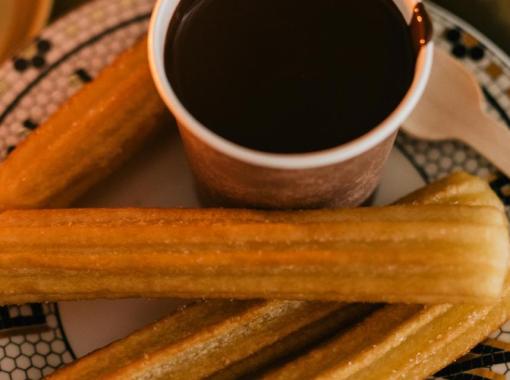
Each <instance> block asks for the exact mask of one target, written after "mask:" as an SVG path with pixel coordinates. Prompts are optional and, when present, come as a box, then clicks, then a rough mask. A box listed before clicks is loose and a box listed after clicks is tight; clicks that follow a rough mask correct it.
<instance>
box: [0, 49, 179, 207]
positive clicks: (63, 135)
mask: <svg viewBox="0 0 510 380" xmlns="http://www.w3.org/2000/svg"><path fill="white" fill-rule="evenodd" d="M169 120H170V119H169V115H168V112H167V109H166V107H165V105H164V103H163V102H162V100H161V99H160V97H159V95H158V93H157V91H156V89H155V87H154V85H153V82H152V79H151V75H150V71H149V66H148V61H147V42H146V39H143V40H142V41H140V42H138V43H136V45H135V46H134V47H132V48H131V49H128V50H127V51H126V52H124V53H123V54H121V55H120V56H119V58H117V60H116V61H115V62H114V63H113V64H112V65H111V66H109V67H107V68H106V69H104V70H103V71H102V72H101V73H100V74H99V76H98V77H97V78H95V80H94V81H93V82H92V83H90V84H87V85H85V87H84V88H83V89H81V90H80V91H79V92H78V93H77V94H76V95H75V96H73V97H72V98H71V99H69V100H68V101H67V102H66V103H65V104H64V105H63V106H62V107H61V108H60V109H59V110H58V111H57V112H56V113H55V114H54V115H52V116H51V117H50V118H49V120H48V121H46V122H45V123H44V124H43V125H41V126H40V127H39V128H37V129H36V130H35V131H34V132H32V134H31V135H30V136H29V137H28V138H27V139H26V140H25V141H24V142H22V143H21V144H20V145H19V146H18V147H17V148H16V149H15V150H14V151H13V152H12V153H11V154H10V155H9V156H8V157H7V159H6V160H5V161H4V162H2V163H1V164H0V209H10V208H41V207H62V206H67V205H69V204H70V203H71V202H72V201H73V200H75V199H76V198H77V197H78V196H80V195H81V194H82V193H84V192H85V191H86V190H88V189H89V188H90V187H91V186H92V185H94V184H95V183H97V182H98V181H99V180H101V179H103V178H104V177H106V176H107V175H108V174H110V173H111V172H112V171H113V170H114V169H115V168H117V167H118V166H119V165H120V164H121V163H122V162H124V161H125V160H126V159H127V158H128V157H129V156H130V155H131V154H132V153H133V152H134V151H135V150H137V149H138V148H139V147H140V146H142V144H144V142H145V141H146V140H147V137H148V136H150V135H152V134H153V133H154V131H155V130H156V129H157V128H158V127H159V126H161V125H162V124H164V123H165V122H166V123H168V121H169Z"/></svg>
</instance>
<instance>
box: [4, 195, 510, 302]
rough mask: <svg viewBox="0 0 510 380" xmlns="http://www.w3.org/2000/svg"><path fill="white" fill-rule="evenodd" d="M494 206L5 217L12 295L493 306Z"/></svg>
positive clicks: (502, 260)
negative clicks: (300, 300) (461, 303)
mask: <svg viewBox="0 0 510 380" xmlns="http://www.w3.org/2000/svg"><path fill="white" fill-rule="evenodd" d="M508 240H509V237H508V229H507V220H506V216H505V215H504V214H503V212H501V211H500V210H498V209H496V208H494V207H490V206H489V207H485V206H462V205H455V206H449V205H443V206H439V205H429V206H420V205H415V206H392V207H381V208H371V209H348V210H332V211H311V212H299V213H295V212H288V213H285V212H277V213H272V212H257V211H245V212H242V211H241V212H236V211H235V210H210V211H207V210H162V209H161V210H160V209H118V210H114V209H108V210H101V209H98V210H93V209H88V210H77V209H70V210H21V211H5V212H3V213H1V214H0V252H1V254H0V301H1V302H34V301H50V300H51V301H54V300H66V299H80V298H84V299H85V298H104V297H106V298H111V297H137V296H138V297H174V296H175V297H191V298H200V297H207V298H230V297H232V298H238V299H252V298H269V299H304V300H321V301H323V300H328V301H354V302H358V301H374V302H382V301H384V302H413V303H416V302H420V303H439V302H475V303H476V302H488V301H493V300H495V299H497V298H498V297H499V296H500V294H501V289H502V285H503V281H504V278H505V276H506V267H507V261H508V252H509V241H508Z"/></svg>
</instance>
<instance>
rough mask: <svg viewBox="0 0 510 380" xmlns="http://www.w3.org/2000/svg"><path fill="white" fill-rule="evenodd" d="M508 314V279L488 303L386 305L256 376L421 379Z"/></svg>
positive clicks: (494, 327) (479, 339) (479, 338)
mask: <svg viewBox="0 0 510 380" xmlns="http://www.w3.org/2000/svg"><path fill="white" fill-rule="evenodd" d="M509 314H510V283H508V284H507V286H506V291H505V294H504V295H503V297H502V299H501V300H500V301H498V302H497V303H495V304H493V305H468V304H466V305H448V304H444V305H435V306H418V305H388V306H385V307H384V308H383V309H381V310H379V311H376V312H375V313H374V314H373V315H372V316H370V317H368V318H367V319H366V320H364V321H362V322H361V323H360V324H359V325H358V326H356V327H355V328H353V329H352V330H350V331H349V332H347V333H345V334H341V335H340V336H339V337H338V338H336V339H333V340H332V341H331V342H329V343H327V344H325V345H323V346H321V347H319V348H317V349H315V350H313V351H311V352H310V353H308V354H307V355H305V356H303V357H301V358H300V359H298V360H296V361H294V362H290V363H288V364H286V365H285V366H283V367H281V368H279V369H276V370H274V371H272V372H270V373H269V374H266V376H261V378H267V379H271V380H276V379H285V380H292V379H357V380H358V379H359V380H363V379H367V380H368V379H373V378H374V376H377V378H378V379H406V380H407V379H424V378H426V377H428V376H430V375H432V374H434V373H435V372H437V371H438V370H440V369H441V368H443V367H445V366H446V365H448V364H449V363H451V362H452V361H454V360H455V359H457V358H459V357H460V356H462V355H463V354H465V353H467V352H468V351H469V349H471V348H472V347H473V346H475V345H476V344H477V343H479V342H480V341H482V340H483V339H484V338H485V337H487V336H488V335H489V334H490V333H491V332H492V331H493V330H495V329H496V328H498V327H499V326H500V325H501V324H502V323H504V322H505V321H506V320H507V319H508V317H509Z"/></svg>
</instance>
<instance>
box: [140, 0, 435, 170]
mask: <svg viewBox="0 0 510 380" xmlns="http://www.w3.org/2000/svg"><path fill="white" fill-rule="evenodd" d="M406 1H407V2H409V3H410V4H415V3H416V1H415V0H406ZM179 2H180V0H158V1H157V3H156V5H155V8H154V11H153V13H152V17H151V20H150V25H149V33H148V54H149V66H150V70H151V73H152V77H153V80H154V82H155V85H156V88H157V89H158V92H159V94H160V96H161V97H162V99H163V100H164V102H165V103H166V105H167V106H168V108H169V109H170V111H171V112H172V113H173V115H174V117H175V118H176V120H177V123H178V124H179V125H180V126H181V127H182V128H186V129H187V130H188V131H189V132H190V133H192V134H193V135H194V136H195V137H196V138H198V139H200V140H202V141H204V142H206V143H207V145H209V146H210V147H212V148H213V149H215V150H216V151H218V152H220V153H222V154H225V155H227V156H229V157H231V158H234V159H237V160H239V161H242V162H245V163H248V164H252V165H255V166H260V167H266V168H271V169H280V170H305V169H314V168H318V167H324V166H330V165H334V164H337V163H339V162H344V161H348V160H350V159H352V158H354V157H356V156H359V155H361V154H363V153H365V152H367V151H369V150H370V149H372V148H374V147H376V146H377V145H378V144H380V143H381V142H383V141H384V140H386V139H387V138H389V137H390V136H391V135H393V134H394V133H395V132H396V131H397V130H398V129H399V128H400V125H401V124H402V123H403V122H404V121H405V120H406V119H407V118H408V117H409V115H410V114H411V112H412V111H413V109H414V108H415V107H416V105H417V103H418V101H419V100H420V98H421V96H422V95H423V92H424V91H425V87H426V85H427V83H428V80H429V77H430V73H431V69H432V61H433V55H434V44H433V42H432V41H430V42H428V43H427V45H426V46H424V47H422V49H421V51H420V53H419V54H418V58H417V60H416V68H415V73H414V79H413V82H412V84H411V86H410V87H409V90H408V91H407V93H406V95H405V96H404V98H403V99H402V101H401V102H400V104H399V105H398V107H397V108H396V109H395V110H393V112H392V113H391V114H390V115H389V116H388V117H386V119H385V120H383V121H382V122H381V123H380V124H379V125H377V126H375V127H374V128H373V129H371V130H370V131H369V132H367V133H366V134H364V135H362V136H360V137H358V138H356V139H354V140H352V141H349V142H347V143H345V144H342V145H339V146H337V147H334V148H330V149H326V150H320V151H316V152H307V153H290V154H289V153H268V152H262V151H257V150H254V149H251V148H248V147H244V146H242V145H239V144H237V143H234V142H232V141H229V140H227V139H225V138H224V137H222V136H220V135H218V134H216V133H214V132H213V131H211V130H210V129H208V128H207V127H206V126H205V125H203V124H202V123H200V122H199V121H198V120H197V119H196V118H195V117H194V116H193V115H192V114H191V113H190V112H189V111H188V110H187V109H186V107H184V105H183V104H182V103H181V101H180V100H179V98H178V97H177V94H176V93H175V92H174V90H173V89H172V86H171V84H170V81H169V80H168V78H167V75H166V71H165V64H164V49H165V41H166V34H167V31H168V26H169V24H170V21H171V19H172V17H173V15H174V12H175V9H176V8H177V5H178V4H179Z"/></svg>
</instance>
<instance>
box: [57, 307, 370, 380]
mask: <svg viewBox="0 0 510 380" xmlns="http://www.w3.org/2000/svg"><path fill="white" fill-rule="evenodd" d="M367 309H368V307H367V306H356V307H355V306H345V305H339V304H337V303H324V304H323V303H319V302H306V301H260V302H239V301H238V302H230V301H223V302H220V301H218V302H213V303H209V302H205V303H199V304H197V305H194V306H189V307H188V308H186V309H184V310H183V311H181V312H178V313H176V314H174V315H173V316H170V317H168V318H165V319H163V320H162V321H160V322H157V323H155V324H154V325H152V326H149V327H146V328H144V329H142V330H140V331H138V332H136V333H134V334H132V335H131V336H129V337H128V338H126V339H124V340H122V341H119V342H117V343H113V344H112V345H111V346H109V347H106V348H104V349H103V350H101V351H98V352H96V353H94V354H92V355H90V356H87V357H85V358H83V359H82V360H79V361H77V362H75V363H74V364H72V365H70V366H69V367H67V368H64V369H63V370H61V371H58V372H56V373H55V374H54V376H53V377H50V378H51V379H54V380H56V379H74V380H79V379H84V380H85V379H87V380H88V379H99V378H111V379H142V378H144V379H162V378H167V379H175V380H179V379H183V380H187V379H201V378H204V377H206V376H209V375H211V374H213V373H214V372H216V371H218V370H220V369H222V368H224V367H225V366H228V365H229V364H232V363H235V362H236V361H238V360H241V359H244V358H246V357H248V356H250V355H251V354H253V353H255V352H257V351H258V350H260V349H261V348H262V347H266V346H271V345H272V344H273V343H274V342H277V341H278V340H280V339H282V338H283V337H286V336H288V335H289V334H292V333H294V332H296V331H299V330H300V329H301V328H303V326H305V325H307V324H309V323H312V322H314V321H317V320H318V319H320V318H322V317H325V316H327V315H329V314H332V313H333V314H334V315H335V317H336V323H338V324H339V323H341V322H343V321H345V320H348V319H349V318H352V315H353V314H354V315H357V312H359V311H361V310H367Z"/></svg>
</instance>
